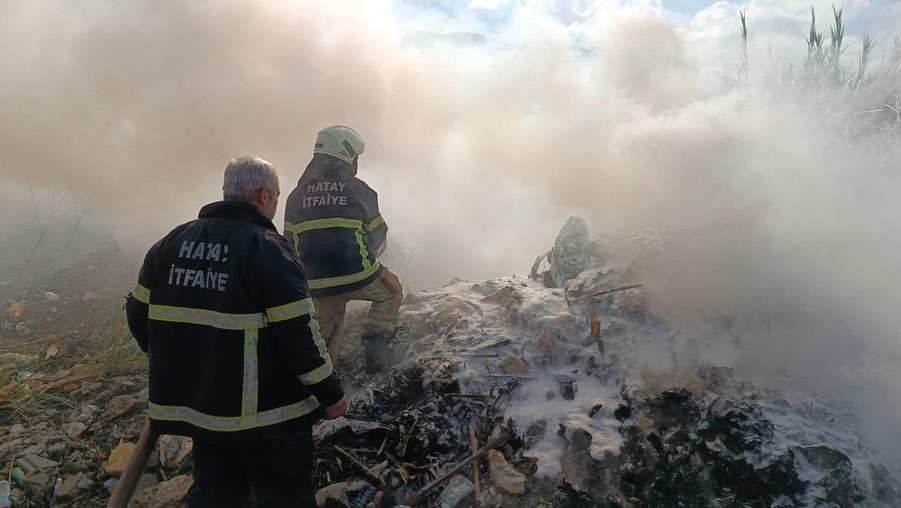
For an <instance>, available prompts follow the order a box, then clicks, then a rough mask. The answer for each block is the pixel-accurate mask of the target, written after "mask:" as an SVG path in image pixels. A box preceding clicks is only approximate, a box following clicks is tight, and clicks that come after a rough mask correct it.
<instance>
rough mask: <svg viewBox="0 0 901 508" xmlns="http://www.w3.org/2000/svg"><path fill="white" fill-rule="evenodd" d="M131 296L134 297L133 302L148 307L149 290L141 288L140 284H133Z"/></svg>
mask: <svg viewBox="0 0 901 508" xmlns="http://www.w3.org/2000/svg"><path fill="white" fill-rule="evenodd" d="M131 295H132V296H134V297H135V300H137V301H139V302H141V303H146V304H147V305H150V290H149V289H147V288H145V287H144V286H142V285H141V284H140V283H138V284H135V288H134V290H133V291H132V292H131Z"/></svg>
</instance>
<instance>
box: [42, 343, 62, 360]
mask: <svg viewBox="0 0 901 508" xmlns="http://www.w3.org/2000/svg"><path fill="white" fill-rule="evenodd" d="M58 354H59V346H57V345H56V344H50V345H49V346H47V349H46V350H45V351H44V360H49V359H51V358H53V357H54V356H56V355H58Z"/></svg>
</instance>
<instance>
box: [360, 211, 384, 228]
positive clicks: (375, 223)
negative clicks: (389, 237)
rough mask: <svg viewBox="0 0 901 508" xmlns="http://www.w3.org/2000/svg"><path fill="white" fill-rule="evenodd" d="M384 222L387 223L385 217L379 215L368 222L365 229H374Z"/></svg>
mask: <svg viewBox="0 0 901 508" xmlns="http://www.w3.org/2000/svg"><path fill="white" fill-rule="evenodd" d="M384 223H385V219H383V218H382V216H381V215H379V216H378V217H376V218H374V219H372V222H370V223H368V224H364V225H363V229H365V230H366V231H372V230H373V229H375V228H377V227H379V226H381V225H382V224H384Z"/></svg>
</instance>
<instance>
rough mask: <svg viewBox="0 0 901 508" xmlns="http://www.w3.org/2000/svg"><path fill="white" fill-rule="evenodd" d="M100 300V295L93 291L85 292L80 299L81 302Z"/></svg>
mask: <svg viewBox="0 0 901 508" xmlns="http://www.w3.org/2000/svg"><path fill="white" fill-rule="evenodd" d="M98 298H100V295H98V294H97V293H95V292H93V291H85V293H84V296H82V297H81V299H82V300H96V299H98Z"/></svg>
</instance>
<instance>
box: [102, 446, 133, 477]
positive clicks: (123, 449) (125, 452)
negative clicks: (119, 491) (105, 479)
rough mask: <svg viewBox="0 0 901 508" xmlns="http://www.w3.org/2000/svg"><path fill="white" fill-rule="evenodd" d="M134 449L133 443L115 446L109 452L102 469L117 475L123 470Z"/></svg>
mask: <svg viewBox="0 0 901 508" xmlns="http://www.w3.org/2000/svg"><path fill="white" fill-rule="evenodd" d="M134 451H135V444H134V443H122V444H120V445H119V446H117V447H116V448H115V449H114V450H113V451H112V452H111V453H110V454H109V459H107V461H106V463H105V464H104V465H103V470H104V471H106V474H108V475H110V476H115V477H118V476H119V475H121V474H122V471H125V466H127V465H128V460H129V459H131V454H132V453H134Z"/></svg>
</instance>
